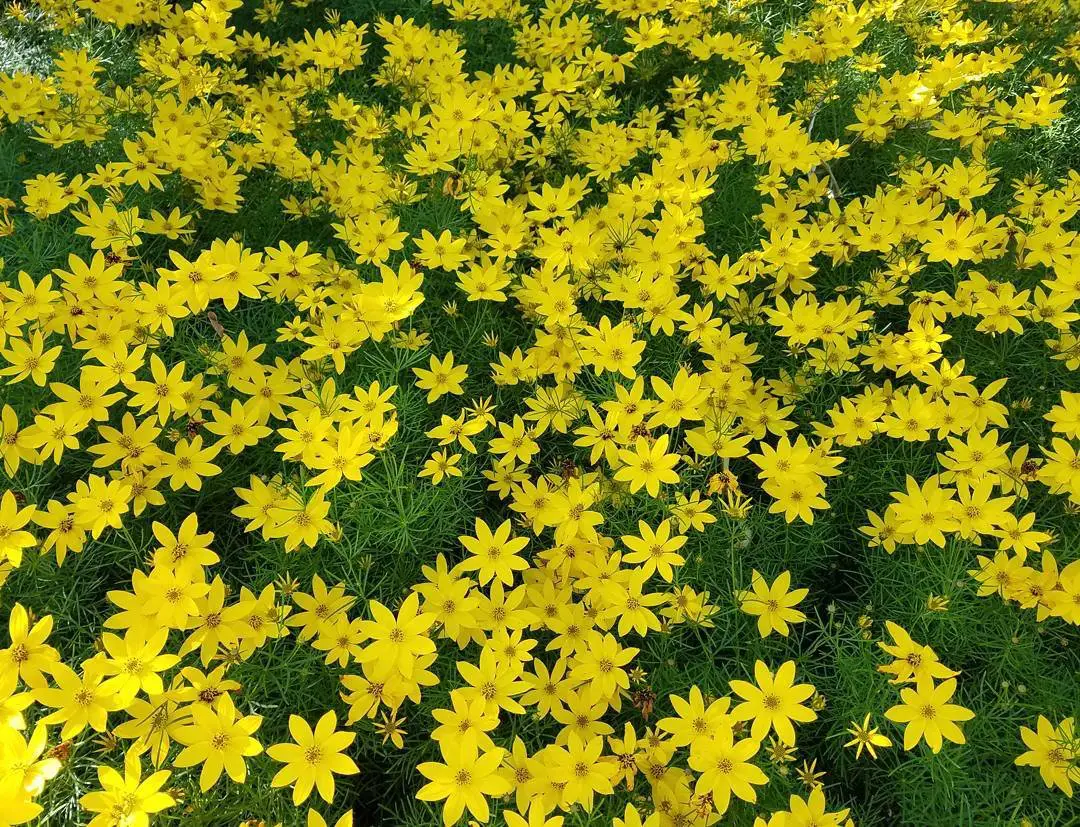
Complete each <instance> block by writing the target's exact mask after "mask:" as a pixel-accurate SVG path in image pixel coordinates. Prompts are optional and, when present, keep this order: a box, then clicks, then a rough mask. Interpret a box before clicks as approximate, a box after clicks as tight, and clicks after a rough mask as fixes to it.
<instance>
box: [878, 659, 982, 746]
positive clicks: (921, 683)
mask: <svg viewBox="0 0 1080 827" xmlns="http://www.w3.org/2000/svg"><path fill="white" fill-rule="evenodd" d="M955 692H956V680H955V679H954V678H950V679H949V680H945V681H942V682H941V683H939V684H938V685H937V686H935V685H934V681H933V679H931V678H930V677H927V676H923V677H920V678H918V679H917V680H916V682H915V688H914V689H911V688H910V687H909V688H905V689H901V690H900V699H901V703H899V704H897V705H896V706H892V707H889V709H887V710H886V711H885V717H886V718H888V719H889V720H890V721H895V722H896V723H898V724H904V749H906V750H911V749H914V748H915V747H916V746H917V745H918V743H919V742H920V741H926V744H927V746H929V747H930V749H931V751H932V752H940V751H941V744H942V739H945V740H948V741H952V742H953V743H954V744H963V743H965V739H964V732H963V730H961V729H960V727H959V726H957V723H956V722H957V721H970V720H971V719H972V718H974V717H975V713H974V712H972V711H971V710H970V709H966V708H965V707H962V706H959V705H958V704H951V703H949V699H950V698H952V696H953V694H954V693H955Z"/></svg>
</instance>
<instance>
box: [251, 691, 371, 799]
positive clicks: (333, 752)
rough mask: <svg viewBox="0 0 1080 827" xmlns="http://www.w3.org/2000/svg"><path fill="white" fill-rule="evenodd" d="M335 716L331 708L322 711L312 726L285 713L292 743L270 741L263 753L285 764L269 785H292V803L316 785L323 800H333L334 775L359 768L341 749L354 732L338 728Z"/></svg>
mask: <svg viewBox="0 0 1080 827" xmlns="http://www.w3.org/2000/svg"><path fill="white" fill-rule="evenodd" d="M336 730H337V716H336V715H335V714H334V712H333V711H330V712H327V713H326V714H325V715H323V716H322V717H321V718H320V719H319V721H318V723H316V724H315V729H314V730H312V728H311V727H310V726H308V723H307V721H305V720H304V719H303V718H301V717H300V716H299V715H290V716H289V733H290V734H291V735H292V737H293V743H282V744H274V745H273V746H271V747H268V748H267V750H266V754H267V755H269V756H270V757H271V758H273V759H274V760H275V761H280V762H281V763H283V764H285V766H284V767H282V768H281V769H280V770H278V772H277V774H276V775H275V776H274V778H273V780H272V781H271V782H270V786H272V787H284V786H288V785H292V787H293V794H292V800H293V804H302V803H303V802H304V801H307V799H308V796H310V795H311V790H312V788H317V789H318V791H319V795H320V796H321V797H322V799H323V800H324V801H326V802H327V803H332V802H333V800H334V775H335V774H336V775H354V774H356V773H358V772H360V768H359V767H357V766H356V764H355V763H354V762H353V760H352V759H351V758H350V757H349V756H347V755H345V754H344V753H343V752H342V751H343V750H344V749H345V748H346V747H348V746H349V744H351V743H352V742H353V740H354V739H355V738H356V733H354V732H338V731H336Z"/></svg>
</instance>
